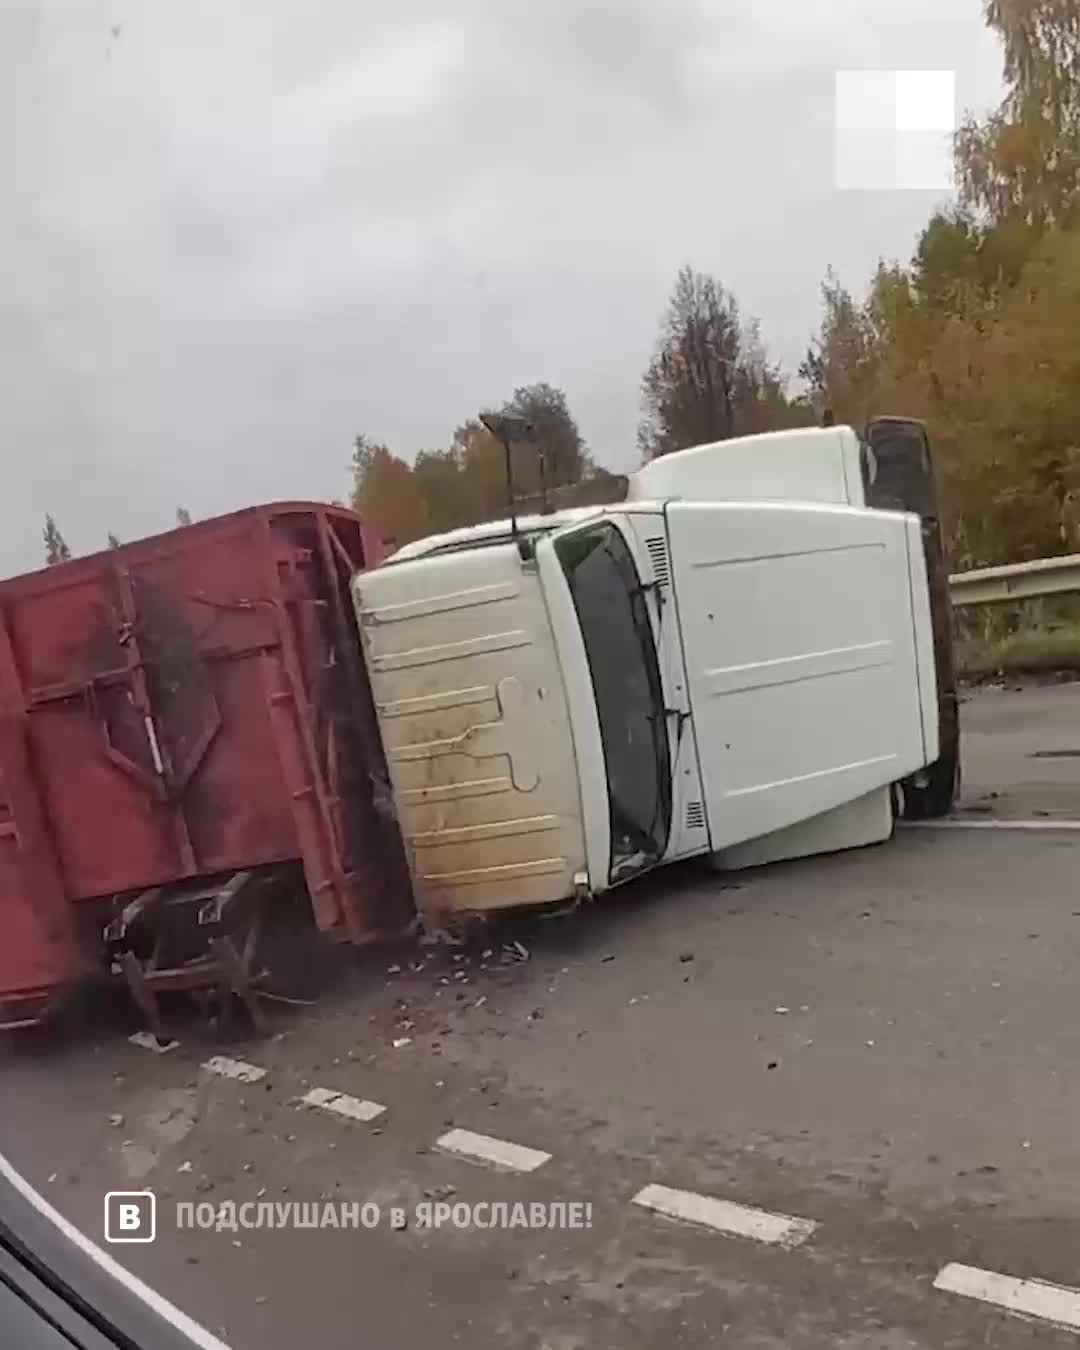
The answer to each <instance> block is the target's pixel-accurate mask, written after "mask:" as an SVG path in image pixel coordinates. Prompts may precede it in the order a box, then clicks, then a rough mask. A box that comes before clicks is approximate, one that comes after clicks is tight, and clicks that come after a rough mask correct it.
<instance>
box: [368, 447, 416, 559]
mask: <svg viewBox="0 0 1080 1350" xmlns="http://www.w3.org/2000/svg"><path fill="white" fill-rule="evenodd" d="M353 506H354V508H355V509H356V510H357V511H358V512H359V513H360V515H361V516H362V517H363V518H364V519H365V520H366V521H367V522H368V523H369V524H370V525H372V526H374V528H375V529H376V530H378V531H379V533H380V534H381V535H382V537H383V540H384V541H385V542H386V543H387V544H388V545H391V546H392V547H397V546H399V545H401V544H405V543H408V542H409V541H410V540H412V539H418V538H420V536H421V535H423V534H426V533H428V523H427V514H426V512H425V509H424V503H423V499H422V498H421V496H420V494H419V492H418V491H417V486H416V480H415V478H414V476H413V471H412V469H411V468H410V466H409V465H408V464H406V463H405V461H404V460H403V459H398V458H397V456H396V455H392V454H391V453H390V451H389V450H388V449H387V448H386V446H385V445H377V444H375V443H374V442H372V441H369V440H368V439H367V437H365V436H357V438H356V441H355V443H354V448H353Z"/></svg>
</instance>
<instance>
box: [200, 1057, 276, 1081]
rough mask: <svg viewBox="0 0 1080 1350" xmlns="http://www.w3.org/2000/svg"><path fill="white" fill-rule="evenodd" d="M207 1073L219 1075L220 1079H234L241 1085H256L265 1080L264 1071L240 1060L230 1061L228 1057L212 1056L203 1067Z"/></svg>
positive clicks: (255, 1065)
mask: <svg viewBox="0 0 1080 1350" xmlns="http://www.w3.org/2000/svg"><path fill="white" fill-rule="evenodd" d="M203 1068H204V1069H206V1071H207V1072H208V1073H216V1074H220V1075H221V1077H222V1078H235V1079H237V1080H238V1081H239V1082H241V1083H257V1082H258V1081H259V1079H260V1078H265V1076H266V1070H265V1069H260V1068H259V1066H258V1065H257V1064H246V1063H245V1062H244V1061H243V1060H242V1059H230V1058H229V1057H228V1055H214V1056H213V1057H212V1058H211V1059H208V1060H207V1061H206V1063H205V1064H204V1065H203Z"/></svg>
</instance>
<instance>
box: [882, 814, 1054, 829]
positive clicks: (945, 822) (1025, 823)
mask: <svg viewBox="0 0 1080 1350" xmlns="http://www.w3.org/2000/svg"><path fill="white" fill-rule="evenodd" d="M896 823H897V824H898V825H902V826H903V828H904V829H905V830H1036V831H1037V830H1080V820H965V819H964V817H963V816H944V817H943V818H942V819H941V820H898V821H897V822H896Z"/></svg>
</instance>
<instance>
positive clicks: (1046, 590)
mask: <svg viewBox="0 0 1080 1350" xmlns="http://www.w3.org/2000/svg"><path fill="white" fill-rule="evenodd" d="M1066 591H1080V553H1069V554H1066V555H1065V556H1064V557H1062V558H1037V559H1036V560H1035V561H1034V562H1025V563H1010V564H1008V565H1007V566H1005V567H978V568H975V570H974V571H971V572H954V573H953V575H952V576H951V577H950V578H949V594H950V595H951V596H952V602H953V605H954V606H955V607H960V606H963V605H993V604H1001V603H1002V602H1003V601H1006V600H1027V599H1029V598H1030V597H1032V596H1035V595H1060V594H1062V593H1063V592H1066Z"/></svg>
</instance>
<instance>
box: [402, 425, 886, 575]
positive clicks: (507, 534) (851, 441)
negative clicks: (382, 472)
mask: <svg viewBox="0 0 1080 1350" xmlns="http://www.w3.org/2000/svg"><path fill="white" fill-rule="evenodd" d="M859 457H860V445H859V438H858V436H856V434H855V432H854V431H852V429H851V428H850V427H799V428H796V429H795V430H792V431H770V432H764V433H762V434H761V435H757V436H738V437H735V438H733V439H732V440H727V441H711V442H709V443H708V444H707V445H694V446H691V447H689V448H688V449H686V450H676V451H674V452H673V453H672V454H669V455H663V456H662V457H661V458H659V459H654V460H650V461H649V463H648V464H645V465H644V466H643V467H642V468H640V469H638V470H637V471H636V472H635V473H632V474H630V475H629V477H628V479H627V482H628V489H627V495H626V498H625V500H624V501H623V502H622V503H620V504H619V509H620V510H622V511H626V510H631V511H632V510H640V509H641V504H642V503H645V502H665V501H672V500H679V501H699V502H702V501H728V502H738V501H802V502H831V503H834V504H837V505H841V506H865V505H866V500H865V497H864V495H863V487H862V470H861V466H860V460H859ZM604 510H605V507H603V506H584V507H569V508H566V509H564V510H561V511H553V512H551V513H550V514H549V515H543V516H541V515H528V516H519V517H518V519H517V522H516V523H517V532H518V534H520V535H529V534H544V533H547V532H548V531H549V530H554V529H559V528H560V527H562V526H563V525H572V524H575V523H577V522H579V521H584V520H588V519H589V518H590V517H593V516H597V515H600V514H602V513H603V511H604ZM511 537H512V529H511V524H510V521H509V519H506V520H489V521H485V522H484V523H483V524H480V525H468V526H465V527H464V528H463V529H459V530H449V531H447V532H445V533H443V534H433V535H429V536H428V537H427V538H425V539H417V540H416V541H415V542H414V543H411V544H405V545H404V546H403V547H402V548H399V549H398V550H397V552H396V553H394V554H393V555H392V557H391V558H389V559H387V561H388V562H395V563H396V562H407V561H409V560H410V559H412V558H422V557H426V556H427V555H429V554H431V553H438V552H442V551H444V550H446V549H462V548H477V547H480V546H483V545H485V544H493V543H497V542H499V541H502V540H505V539H510V538H511Z"/></svg>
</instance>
